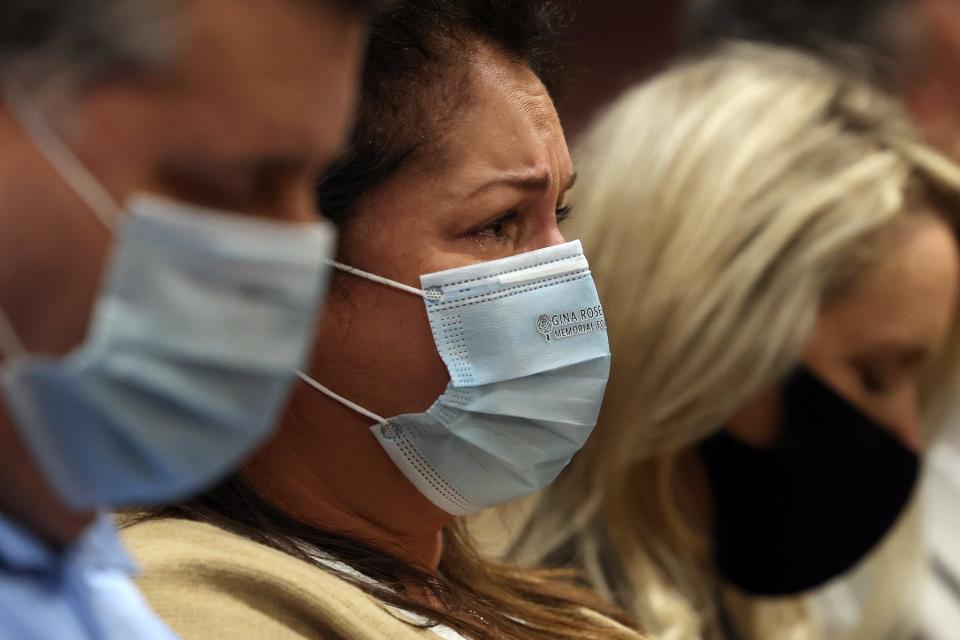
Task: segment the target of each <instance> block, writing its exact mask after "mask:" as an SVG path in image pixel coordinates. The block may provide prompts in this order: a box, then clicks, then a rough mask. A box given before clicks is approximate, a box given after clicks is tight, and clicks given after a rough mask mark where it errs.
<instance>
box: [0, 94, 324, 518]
mask: <svg viewBox="0 0 960 640" xmlns="http://www.w3.org/2000/svg"><path fill="white" fill-rule="evenodd" d="M13 104H14V105H15V107H18V108H14V112H15V113H16V115H17V116H18V117H19V120H20V121H21V124H22V125H23V128H24V130H25V131H26V132H27V133H28V134H29V135H30V136H31V137H32V138H33V140H34V142H35V143H36V145H37V147H38V148H39V149H40V150H41V152H42V153H43V154H44V155H45V156H46V158H47V159H48V160H49V161H50V162H51V164H52V165H53V166H54V167H55V168H56V169H57V171H58V172H59V173H60V174H61V175H62V176H63V177H64V179H65V180H66V181H67V182H68V183H69V184H70V185H71V186H73V187H74V189H75V190H76V191H77V193H78V194H79V195H80V196H81V197H82V198H83V199H84V200H85V202H86V203H87V204H88V205H89V206H90V208H91V210H92V211H93V212H94V213H95V214H97V216H98V217H99V218H100V219H101V220H102V221H103V222H104V223H105V224H106V225H107V227H108V228H109V230H110V232H111V233H112V234H113V236H114V245H113V249H112V253H111V255H110V257H109V263H108V266H107V269H106V272H105V274H104V277H103V282H102V285H101V290H100V292H99V295H98V297H97V299H96V301H95V307H94V310H93V316H92V319H91V323H90V326H89V328H88V335H87V338H86V340H85V341H84V342H83V343H82V344H81V345H80V346H79V347H77V348H76V349H75V350H74V351H73V352H71V353H69V354H68V355H66V356H64V357H44V356H41V355H38V354H28V353H27V351H26V349H24V348H23V346H22V345H21V343H20V341H19V340H18V337H17V335H16V333H15V332H14V330H13V326H12V324H11V323H10V322H9V320H8V319H7V318H6V317H5V316H4V315H3V313H0V352H2V354H3V355H4V363H3V365H2V368H0V393H2V397H3V400H4V402H5V404H6V406H7V407H8V409H9V411H10V413H11V415H12V417H13V419H14V422H15V423H16V424H17V426H18V427H19V429H20V432H21V433H22V436H23V438H24V440H25V441H26V443H27V445H28V447H29V449H30V451H31V452H32V454H33V456H34V458H35V460H36V462H37V463H38V464H39V466H40V467H41V469H42V471H43V472H44V473H45V475H46V477H47V478H48V480H49V481H50V482H51V484H52V486H53V487H54V488H55V490H56V491H57V492H58V493H59V495H60V496H61V497H62V498H63V499H64V501H65V502H66V503H67V504H69V505H71V506H73V507H76V508H80V509H83V508H97V507H101V508H102V507H120V506H126V505H131V504H149V503H154V502H160V501H168V500H175V499H178V498H181V497H183V496H185V495H187V494H190V493H192V492H195V491H197V490H200V489H202V488H203V487H204V486H205V485H207V484H208V483H211V482H213V481H215V480H217V479H218V478H219V477H220V476H222V475H224V474H225V473H226V472H228V471H229V470H230V469H232V468H233V467H234V466H235V465H237V464H238V463H239V462H240V461H241V460H242V459H243V457H244V456H245V455H246V454H247V453H248V452H249V451H250V450H251V449H252V448H253V447H255V446H256V445H257V444H258V443H260V442H261V441H262V440H263V439H264V438H265V437H266V436H267V435H268V434H269V432H270V430H271V428H272V426H273V425H274V423H275V420H276V418H277V414H278V412H279V411H280V409H281V408H282V405H283V402H284V399H285V398H286V395H287V392H288V390H289V386H290V383H291V382H292V381H293V379H294V376H293V374H292V373H291V372H292V370H293V369H295V368H296V367H299V366H302V363H303V362H304V360H305V358H306V354H307V352H308V350H309V346H310V344H311V341H312V333H313V327H314V325H315V321H316V317H317V313H318V304H319V302H320V301H321V299H322V297H323V293H324V291H325V288H326V281H327V277H328V269H329V267H328V260H329V257H330V256H331V255H332V253H333V251H334V242H335V239H334V233H333V231H332V230H331V228H330V227H329V226H328V225H327V224H326V223H319V222H318V223H314V224H304V225H295V224H285V223H280V222H270V221H266V220H262V219H254V218H250V217H241V216H239V215H231V214H226V213H223V212H217V211H210V210H207V209H200V208H197V207H193V206H190V205H186V204H183V203H178V202H173V201H168V200H163V199H160V198H157V197H153V196H137V197H134V198H132V199H131V200H130V201H129V203H128V205H127V206H126V207H124V208H123V209H122V210H121V208H120V207H117V206H116V205H114V204H113V201H112V199H111V198H110V196H109V194H108V193H107V192H106V191H105V190H104V189H103V188H102V187H101V186H100V185H99V183H97V181H96V180H95V179H94V178H93V176H92V175H91V174H90V173H89V172H87V171H86V170H85V169H84V167H83V166H82V165H81V164H80V163H79V160H78V159H77V158H76V157H75V156H73V154H72V153H71V152H70V150H69V149H67V148H66V146H65V145H64V144H63V143H62V142H61V141H60V140H59V139H58V138H57V137H56V136H55V135H54V134H53V132H52V131H51V130H50V128H49V127H47V126H46V124H45V122H44V121H43V120H42V119H40V117H39V115H38V114H37V112H36V110H34V109H32V108H30V107H28V106H24V104H23V103H13ZM25 213H26V212H25Z"/></svg>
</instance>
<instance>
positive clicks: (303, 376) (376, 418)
mask: <svg viewBox="0 0 960 640" xmlns="http://www.w3.org/2000/svg"><path fill="white" fill-rule="evenodd" d="M297 377H298V378H300V379H301V380H302V381H304V382H305V383H307V384H308V385H309V386H311V387H313V388H314V389H316V390H317V391H319V392H320V393H322V394H323V395H325V396H327V397H328V398H330V399H332V400H336V401H337V402H339V403H340V404H342V405H343V406H345V407H347V408H348V409H353V410H354V411H356V412H357V413H359V414H360V415H362V416H363V417H365V418H370V419H371V420H373V421H374V422H376V423H378V424H381V425H383V426H387V424H388V421H387V419H386V418H384V417H382V416H378V415H377V414H375V413H374V412H373V411H367V410H366V409H364V408H363V407H361V406H360V405H358V404H357V403H356V402H351V401H350V400H347V399H346V398H344V397H343V396H341V395H340V394H337V393H334V392H333V391H331V390H330V389H328V388H326V387H325V386H323V385H322V384H320V383H319V382H317V381H316V380H314V379H313V378H311V377H310V376H308V375H307V374H305V373H304V372H303V371H297Z"/></svg>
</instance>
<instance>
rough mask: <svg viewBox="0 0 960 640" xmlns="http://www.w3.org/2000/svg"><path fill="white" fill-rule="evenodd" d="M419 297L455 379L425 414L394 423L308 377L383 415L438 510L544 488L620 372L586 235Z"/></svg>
mask: <svg viewBox="0 0 960 640" xmlns="http://www.w3.org/2000/svg"><path fill="white" fill-rule="evenodd" d="M333 266H335V267H336V268H337V269H340V270H341V271H345V272H347V273H352V274H354V275H357V276H359V277H362V278H365V279H367V280H372V281H374V282H379V283H382V284H385V285H387V286H390V287H393V288H395V289H399V290H402V291H406V292H409V293H411V294H415V295H418V296H419V297H422V298H423V299H424V300H425V303H426V316H427V317H426V320H428V321H429V323H430V327H431V331H432V333H433V338H434V343H435V347H436V349H437V351H438V353H439V354H440V357H441V358H442V359H443V362H444V364H445V365H446V367H447V372H448V373H449V375H450V384H449V385H448V387H447V389H446V391H445V392H444V393H443V394H442V395H441V396H440V397H439V398H437V400H436V401H435V402H434V403H433V405H432V406H431V407H430V408H429V409H427V411H425V412H422V413H412V414H406V415H402V416H395V417H391V418H388V419H384V418H383V417H381V416H379V415H377V414H375V413H373V412H370V411H368V410H366V409H364V408H362V407H359V406H357V405H356V404H355V403H353V402H350V401H347V400H345V399H344V398H343V397H342V396H339V395H337V394H335V393H334V392H332V391H330V390H329V389H327V388H326V387H324V386H323V385H321V384H319V383H317V382H316V381H315V380H312V379H311V378H310V377H309V376H307V375H306V374H304V373H301V374H300V375H301V379H302V380H303V381H304V382H306V383H307V384H309V385H310V386H311V387H313V388H314V389H316V390H317V391H319V392H321V393H323V394H325V395H327V396H328V397H330V398H332V399H334V400H335V401H337V402H340V403H342V404H343V405H345V406H347V407H349V408H351V409H353V410H355V411H357V412H358V413H360V414H361V415H364V416H366V417H367V418H369V419H370V420H371V421H373V422H374V424H373V426H371V431H372V432H373V434H374V436H375V437H376V439H377V441H378V442H379V443H380V446H381V447H383V449H384V450H385V451H386V453H387V455H388V456H389V457H390V459H391V460H392V461H393V463H394V464H395V465H396V466H397V467H398V468H399V469H400V471H401V472H402V473H403V474H404V476H405V477H406V478H407V479H408V480H409V481H410V482H411V484H413V485H414V486H415V487H416V488H417V489H418V490H419V491H420V492H421V493H422V494H423V495H424V496H425V497H426V498H427V499H429V500H430V501H431V502H433V503H434V504H435V505H436V506H437V507H439V508H440V509H443V510H444V511H447V512H448V513H450V514H453V515H467V514H470V513H475V512H477V511H480V510H482V509H484V508H487V507H491V506H495V505H499V504H503V503H505V502H508V501H509V500H512V499H514V498H518V497H521V496H524V495H528V494H531V493H534V492H536V491H539V490H540V489H542V488H543V487H545V486H547V485H548V484H549V483H550V482H552V481H553V480H554V479H555V478H556V477H557V475H559V473H560V472H561V471H562V470H563V468H564V467H565V466H566V465H567V464H568V463H569V462H570V460H571V459H572V457H573V456H574V454H576V452H577V451H579V450H580V449H581V448H582V447H583V445H584V444H585V442H586V440H587V438H588V437H589V435H590V433H591V432H592V431H593V428H594V426H595V425H596V423H597V417H598V415H599V411H600V403H601V401H602V399H603V392H604V390H605V388H606V383H607V377H608V376H609V372H610V346H609V343H608V342H607V331H606V322H605V320H604V317H603V309H602V307H601V305H600V301H599V298H598V295H597V291H596V286H595V284H594V282H593V277H592V275H591V273H590V269H589V265H588V263H587V260H586V258H585V257H584V255H583V250H582V247H581V246H580V243H579V242H577V241H574V242H569V243H566V244H563V245H557V246H553V247H547V248H545V249H539V250H537V251H531V252H529V253H524V254H518V255H515V256H511V257H508V258H504V259H501V260H494V261H491V262H484V263H479V264H474V265H469V266H466V267H460V268H456V269H450V270H447V271H442V272H439V273H432V274H427V275H424V276H422V277H421V279H420V281H421V285H422V289H417V288H415V287H409V286H407V285H401V284H399V283H396V282H394V281H392V280H389V279H385V278H382V277H380V276H373V277H371V274H368V273H367V272H364V271H360V270H357V269H354V268H352V267H346V266H345V265H340V264H335V265H333Z"/></svg>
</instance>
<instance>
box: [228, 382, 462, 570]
mask: <svg viewBox="0 0 960 640" xmlns="http://www.w3.org/2000/svg"><path fill="white" fill-rule="evenodd" d="M307 416H309V418H308V417H307ZM243 475H244V478H245V479H246V480H247V482H249V483H250V485H251V486H252V487H253V488H254V489H255V490H256V491H257V492H258V493H259V494H260V495H261V496H262V497H263V498H265V499H267V500H268V501H269V502H271V503H272V504H273V505H274V506H276V507H277V508H279V509H281V510H282V511H284V512H285V513H286V514H287V515H289V516H291V517H293V518H295V519H296V520H298V521H300V522H303V523H305V524H308V525H310V526H313V527H316V528H318V529H321V530H324V531H328V532H330V533H337V534H341V535H346V536H349V537H351V538H353V539H356V540H358V541H361V542H363V543H365V544H368V545H371V546H373V547H375V548H377V549H379V550H381V551H383V552H384V553H386V554H390V555H392V556H395V557H397V558H401V559H403V560H405V561H408V562H410V563H411V564H414V565H416V566H417V567H420V568H422V569H426V570H428V571H435V570H436V569H437V566H438V565H439V562H440V556H441V554H442V551H443V542H442V539H443V537H442V533H443V528H444V527H445V526H446V525H448V524H450V522H451V521H452V518H451V516H450V515H449V514H447V513H445V512H443V511H442V510H440V509H439V508H438V507H436V506H434V505H433V504H432V503H431V502H430V501H429V500H427V499H426V498H425V497H424V496H423V495H422V494H421V493H420V492H419V491H418V490H417V489H416V488H415V487H414V486H413V485H412V484H411V483H410V482H409V481H408V480H407V479H406V478H405V477H404V476H403V474H402V473H401V472H400V471H399V469H397V467H396V466H395V465H394V464H393V462H392V461H391V460H390V458H389V457H388V456H387V454H386V452H385V451H384V450H383V449H382V447H381V446H380V444H379V443H378V442H377V440H376V438H374V436H373V434H372V433H371V432H370V424H369V420H367V419H366V418H363V417H362V416H359V415H357V414H355V413H354V412H353V411H351V410H349V409H347V408H345V407H342V406H340V405H339V404H336V403H335V402H333V401H331V400H329V399H327V398H326V397H324V396H320V395H318V394H314V393H308V392H305V391H304V389H302V388H298V389H297V391H296V392H295V393H294V396H293V400H292V402H291V405H290V408H289V409H288V411H287V413H286V416H285V418H284V421H283V423H282V424H281V427H280V430H279V432H278V433H277V435H276V436H275V437H274V439H273V440H272V441H271V442H270V443H268V444H267V445H266V446H265V447H264V448H263V449H262V450H261V451H260V452H259V453H258V454H257V455H256V456H255V457H254V458H253V459H252V460H251V461H250V462H249V463H248V464H247V465H246V467H245V468H244V471H243Z"/></svg>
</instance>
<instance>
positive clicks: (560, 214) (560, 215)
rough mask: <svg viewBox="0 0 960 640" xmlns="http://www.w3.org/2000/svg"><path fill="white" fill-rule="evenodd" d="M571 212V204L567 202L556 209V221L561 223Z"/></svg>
mask: <svg viewBox="0 0 960 640" xmlns="http://www.w3.org/2000/svg"><path fill="white" fill-rule="evenodd" d="M572 213H573V205H572V204H567V205H564V206H562V207H559V208H558V209H557V223H558V224H559V223H561V222H563V221H564V220H566V219H567V218H569V217H570V215H571V214H572Z"/></svg>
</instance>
